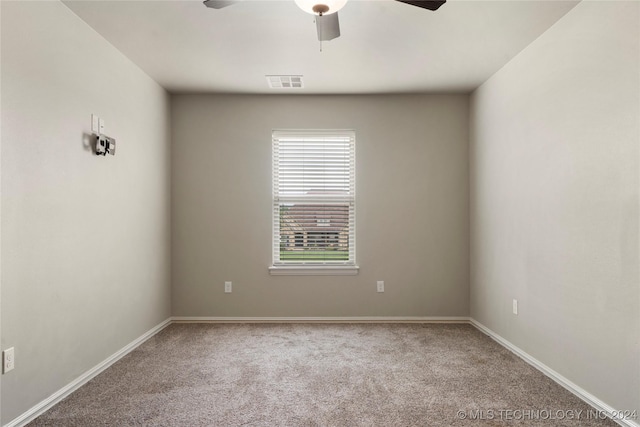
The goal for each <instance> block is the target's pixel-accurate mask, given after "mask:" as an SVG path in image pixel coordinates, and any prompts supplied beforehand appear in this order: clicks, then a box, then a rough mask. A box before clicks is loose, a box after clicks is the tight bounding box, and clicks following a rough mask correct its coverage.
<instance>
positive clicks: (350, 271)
mask: <svg viewBox="0 0 640 427" xmlns="http://www.w3.org/2000/svg"><path fill="white" fill-rule="evenodd" d="M286 134H290V135H295V136H300V135H305V134H309V135H313V136H316V135H319V134H324V135H339V136H344V135H345V134H348V135H351V137H352V138H353V140H354V143H355V132H354V131H353V130H274V131H273V132H272V138H277V137H278V136H280V135H286ZM354 150H355V146H354ZM354 155H355V153H354ZM354 162H355V160H354ZM274 173H275V171H274ZM352 174H353V175H352V177H351V180H352V185H353V188H354V190H355V163H354V169H353V170H352ZM352 203H354V215H355V196H354V198H353V199H352ZM273 215H276V212H275V210H274V211H273ZM354 221H355V217H354ZM272 224H275V220H274V219H273V218H272ZM353 231H354V233H353V235H352V239H353V240H352V242H351V244H352V245H353V246H351V247H350V251H351V252H352V253H353V259H352V260H350V261H349V262H348V263H329V264H324V263H320V262H310V263H308V264H285V263H277V264H276V263H275V258H273V259H272V264H271V266H270V267H269V274H270V275H272V276H355V275H357V274H358V272H359V270H360V267H359V266H358V265H357V263H356V261H355V224H354V229H353ZM275 232H276V230H275V229H274V233H275ZM272 244H275V234H274V235H272ZM274 250H275V249H274Z"/></svg>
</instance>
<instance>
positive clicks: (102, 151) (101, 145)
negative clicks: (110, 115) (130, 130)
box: [91, 114, 116, 156]
mask: <svg viewBox="0 0 640 427" xmlns="http://www.w3.org/2000/svg"><path fill="white" fill-rule="evenodd" d="M91 132H93V134H94V135H95V136H96V155H98V156H106V155H107V154H111V155H112V156H115V155H116V140H115V138H111V137H110V136H107V135H105V134H104V133H103V132H104V120H102V119H101V118H100V117H98V116H96V115H95V114H92V115H91Z"/></svg>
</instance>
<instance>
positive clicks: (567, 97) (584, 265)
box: [470, 2, 640, 410]
mask: <svg viewBox="0 0 640 427" xmlns="http://www.w3.org/2000/svg"><path fill="white" fill-rule="evenodd" d="M639 7H640V4H639V3H638V2H582V3H580V4H579V5H578V6H576V7H575V9H573V10H572V11H570V12H569V13H568V14H567V15H566V16H565V17H564V18H562V19H561V20H560V21H558V23H557V24H556V25H555V26H553V27H552V28H551V29H550V30H549V31H547V32H546V33H545V34H543V35H542V36H541V37H540V38H539V39H537V40H536V41H535V42H534V43H533V44H531V45H530V46H529V47H528V48H526V49H525V50H524V51H523V52H521V53H520V54H519V55H518V56H517V57H516V58H515V59H513V60H512V61H511V62H510V63H509V64H507V65H506V66H505V67H504V68H503V69H502V70H501V71H499V72H498V73H497V74H496V75H494V76H493V77H492V78H491V79H489V80H488V81H487V82H486V83H485V84H483V85H482V86H481V87H480V88H479V89H477V90H476V91H475V93H474V94H473V96H472V132H471V133H472V136H471V139H472V144H471V154H470V158H471V165H472V168H471V183H472V186H471V194H472V198H471V200H472V201H471V219H472V225H471V235H472V238H471V266H472V267H471V278H472V283H471V315H472V316H473V317H474V318H475V319H476V320H478V321H479V322H481V323H482V324H484V325H486V326H487V327H489V328H490V329H492V330H493V331H495V332H497V333H498V334H500V335H501V336H503V337H504V338H506V339H508V340H509V341H511V342H512V343H514V344H515V345H517V346H518V347H520V348H522V349H523V350H525V351H526V352H528V353H529V354H531V355H532V356H534V357H535V358H537V359H538V360H540V361H541V362H543V363H545V364H546V365H548V366H550V367H551V368H552V369H554V370H556V371H557V372H559V373H560V374H562V375H564V376H565V377H566V378H568V379H569V380H571V381H573V382H574V383H576V384H577V385H578V386H580V387H582V388H584V389H586V390H587V391H589V392H590V393H592V394H593V395H595V396H596V397H598V398H600V399H602V400H603V401H605V402H606V403H608V404H610V405H612V406H614V407H615V408H617V409H627V410H632V409H638V410H640V395H639V393H640V347H639V343H638V340H639V339H640V317H639V316H640V314H639V313H640V287H639V274H638V257H639V252H638V242H639V235H638V222H639V221H638V219H639V218H638V216H639V197H638V188H639V185H638V184H639V182H638V170H639V158H638V156H639V150H638V145H639V141H640V79H639V77H638V76H640V69H639V64H640V58H639V53H640V46H639V40H640V33H639V29H640V25H639V24H640V23H639V16H640V14H639V12H640V11H639ZM513 298H516V299H518V300H519V314H518V315H517V316H514V315H513V314H512V313H511V302H512V299H513Z"/></svg>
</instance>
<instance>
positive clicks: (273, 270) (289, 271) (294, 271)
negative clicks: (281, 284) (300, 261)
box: [269, 265, 360, 276]
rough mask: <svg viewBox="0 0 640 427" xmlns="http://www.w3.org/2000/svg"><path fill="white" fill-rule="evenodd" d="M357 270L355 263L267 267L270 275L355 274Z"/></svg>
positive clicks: (358, 268)
mask: <svg viewBox="0 0 640 427" xmlns="http://www.w3.org/2000/svg"><path fill="white" fill-rule="evenodd" d="M359 270H360V267H358V266H357V265H349V266H341V265H332V266H326V265H324V266H315V265H300V266H291V265H282V266H277V267H275V266H272V267H269V274H271V275H272V276H355V275H356V274H358V271H359Z"/></svg>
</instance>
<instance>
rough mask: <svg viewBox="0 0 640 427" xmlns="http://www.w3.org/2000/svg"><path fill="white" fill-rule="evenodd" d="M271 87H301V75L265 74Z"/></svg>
mask: <svg viewBox="0 0 640 427" xmlns="http://www.w3.org/2000/svg"><path fill="white" fill-rule="evenodd" d="M265 77H266V78H267V82H268V83H269V87H270V88H271V89H301V88H303V87H304V83H303V82H302V76H265Z"/></svg>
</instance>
